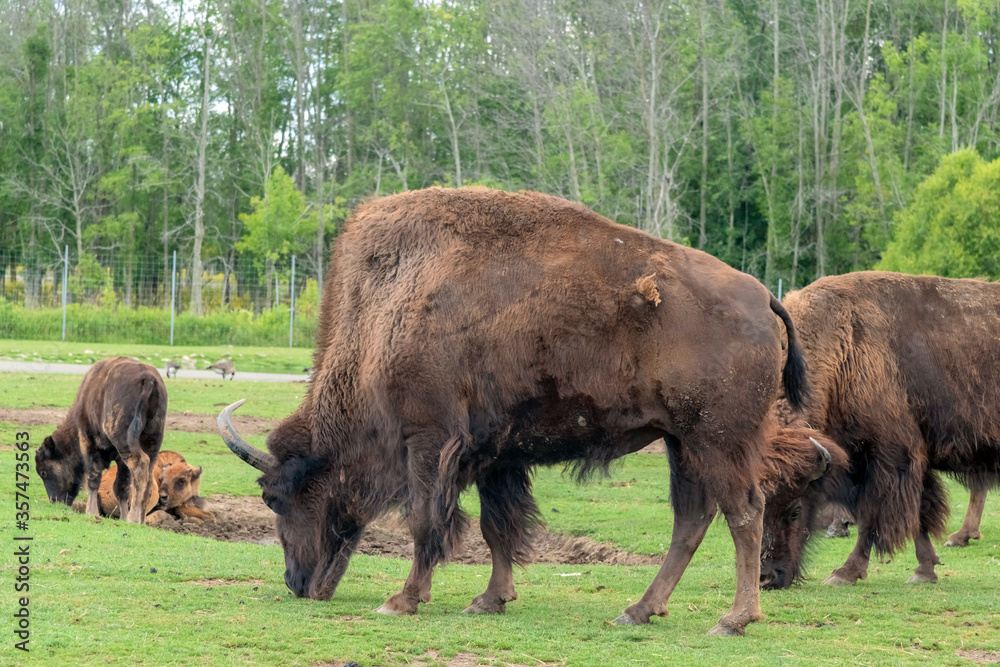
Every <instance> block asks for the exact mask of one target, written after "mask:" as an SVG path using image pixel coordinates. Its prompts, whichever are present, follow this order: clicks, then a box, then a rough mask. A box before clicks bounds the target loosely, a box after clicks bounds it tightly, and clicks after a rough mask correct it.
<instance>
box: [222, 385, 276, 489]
mask: <svg viewBox="0 0 1000 667" xmlns="http://www.w3.org/2000/svg"><path fill="white" fill-rule="evenodd" d="M246 400H247V399H245V398H241V399H240V400H238V401H236V402H235V403H233V404H232V405H230V406H228V407H226V408H224V409H223V410H222V412H220V413H219V434H220V435H221V436H222V440H223V441H224V442H225V443H226V446H227V447H229V449H231V450H233V454H236V456H238V457H240V458H241V459H243V460H244V461H246V462H247V463H249V464H250V465H252V466H253V467H254V468H256V469H257V470H260V471H261V472H268V471H269V470H272V469H273V468H277V467H278V459H276V458H274V456H272V455H271V454H268V453H267V452H262V451H260V450H259V449H257V448H256V447H254V446H252V445H250V444H249V443H248V442H247V441H246V440H244V439H243V438H241V437H240V434H239V433H237V432H236V429H235V428H233V423H232V421H231V416H232V414H233V410H235V409H236V408H238V407H240V406H241V405H243V403H244V401H246Z"/></svg>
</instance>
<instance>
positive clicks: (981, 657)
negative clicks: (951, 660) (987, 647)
mask: <svg viewBox="0 0 1000 667" xmlns="http://www.w3.org/2000/svg"><path fill="white" fill-rule="evenodd" d="M955 655H957V656H958V657H960V658H965V659H966V660H971V661H972V662H974V663H976V664H977V665H993V664H997V663H1000V651H980V650H979V649H964V648H960V649H958V650H956V651H955Z"/></svg>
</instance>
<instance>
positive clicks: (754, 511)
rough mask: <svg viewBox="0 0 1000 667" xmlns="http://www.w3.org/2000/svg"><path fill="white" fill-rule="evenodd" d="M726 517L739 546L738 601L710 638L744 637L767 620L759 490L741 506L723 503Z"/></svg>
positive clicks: (749, 494)
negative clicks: (754, 625) (763, 607)
mask: <svg viewBox="0 0 1000 667" xmlns="http://www.w3.org/2000/svg"><path fill="white" fill-rule="evenodd" d="M720 504H721V506H722V513H723V514H725V516H726V523H727V524H729V533H730V535H732V537H733V544H735V545H736V598H735V599H734V600H733V608H732V609H730V610H729V613H728V614H726V615H725V616H723V617H722V618H721V619H719V622H718V624H717V625H716V626H715V627H714V628H712V629H711V630H709V632H708V634H710V635H726V636H730V635H742V634H744V628H746V626H747V625H748V624H749V623H753V622H754V621H759V620H760V619H762V618H764V615H763V614H762V613H761V611H760V540H761V535H762V534H763V532H764V496H763V494H761V492H760V489H758V488H757V487H756V486H754V487H752V488H751V489H749V490H748V491H747V493H745V494H743V495H742V498H740V499H739V500H738V501H737V502H734V503H730V502H725V501H724V502H722V503H720Z"/></svg>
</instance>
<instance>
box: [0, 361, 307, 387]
mask: <svg viewBox="0 0 1000 667" xmlns="http://www.w3.org/2000/svg"><path fill="white" fill-rule="evenodd" d="M88 370H90V366H89V365H87V364H48V363H41V362H37V361H0V372H7V373H62V374H64V375H83V374H84V373H86V372H87V371H88ZM157 370H159V371H160V375H163V373H164V370H163V369H162V368H159V369H157ZM177 377H178V378H184V379H189V380H218V379H221V377H222V376H221V375H219V374H218V373H216V372H215V371H188V370H184V369H181V370H180V371H178V372H177ZM308 379H309V376H308V375H298V374H293V373H244V372H241V371H240V370H237V371H236V375H235V376H234V377H233V382H305V381H306V380H308Z"/></svg>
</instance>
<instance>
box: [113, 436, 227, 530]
mask: <svg viewBox="0 0 1000 667" xmlns="http://www.w3.org/2000/svg"><path fill="white" fill-rule="evenodd" d="M116 476H117V467H116V468H114V469H110V470H106V471H104V475H103V476H102V478H101V486H100V490H99V493H98V498H99V505H100V511H101V514H103V515H105V516H112V517H116V518H117V517H119V516H120V508H119V506H118V500H117V499H116V498H115V493H114V483H115V478H116ZM152 479H153V487H152V493H150V496H149V500H147V502H146V522H147V523H150V524H154V523H159V522H160V521H162V520H163V519H165V518H166V517H167V516H168V515H169V516H172V517H175V518H178V519H183V518H189V519H193V520H195V521H197V522H198V523H201V522H202V521H205V520H209V521H215V515H214V514H212V512H209V511H207V510H205V509H204V505H205V501H204V499H202V498H201V497H199V496H198V487H199V485H200V484H201V467H198V468H194V467H192V466H190V465H188V463H187V461H185V460H184V457H183V456H181V455H180V454H178V453H177V452H170V451H167V452H160V455H159V456H158V457H157V459H156V463H155V465H154V467H153V476H152Z"/></svg>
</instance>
